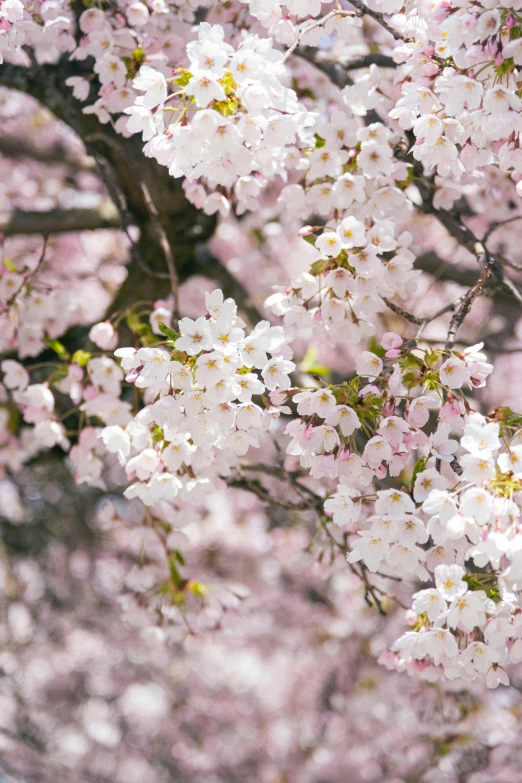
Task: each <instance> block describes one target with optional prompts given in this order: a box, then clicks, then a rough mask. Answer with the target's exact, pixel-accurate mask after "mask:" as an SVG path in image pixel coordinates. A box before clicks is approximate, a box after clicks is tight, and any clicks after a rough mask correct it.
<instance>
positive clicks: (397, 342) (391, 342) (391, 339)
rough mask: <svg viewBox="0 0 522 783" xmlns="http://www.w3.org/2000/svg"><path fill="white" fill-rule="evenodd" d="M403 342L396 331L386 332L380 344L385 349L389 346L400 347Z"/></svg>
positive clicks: (387, 349)
mask: <svg viewBox="0 0 522 783" xmlns="http://www.w3.org/2000/svg"><path fill="white" fill-rule="evenodd" d="M403 342H404V340H403V339H402V337H401V336H400V335H398V334H397V332H386V334H383V336H382V339H381V345H382V347H383V348H384V349H385V350H386V351H389V350H391V348H400V347H401V345H402V344H403Z"/></svg>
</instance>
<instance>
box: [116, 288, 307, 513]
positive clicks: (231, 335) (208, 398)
mask: <svg viewBox="0 0 522 783" xmlns="http://www.w3.org/2000/svg"><path fill="white" fill-rule="evenodd" d="M206 304H207V315H206V316H201V317H200V318H198V319H196V320H195V321H194V320H192V319H190V318H182V319H181V320H180V322H179V327H178V328H179V332H180V334H179V336H178V335H177V334H176V333H172V335H173V337H174V338H175V339H174V340H173V347H174V351H169V350H167V349H165V348H148V347H144V348H140V349H139V350H137V351H136V350H135V349H133V348H121V349H119V350H118V351H116V355H117V356H118V357H119V358H120V359H121V364H122V367H123V369H124V370H125V372H126V380H127V381H128V382H130V383H133V384H135V386H136V388H137V389H143V390H145V394H146V397H147V399H148V401H149V404H148V405H146V407H144V408H143V409H142V410H141V411H139V413H137V415H136V416H135V417H133V418H132V419H131V421H129V423H128V424H127V426H125V427H123V426H121V425H120V424H116V423H115V424H112V425H110V426H107V427H105V428H104V429H103V430H102V432H101V438H102V440H103V443H104V444H105V447H106V448H107V450H108V451H109V452H110V453H116V454H117V455H118V457H119V459H120V461H121V463H122V464H123V465H124V466H125V470H126V473H127V476H128V478H129V479H130V480H132V479H136V481H135V483H134V484H132V485H131V486H130V487H129V488H128V489H127V490H126V492H125V494H126V496H127V497H129V498H133V497H138V498H140V500H142V501H143V502H144V503H145V504H146V505H149V506H153V505H155V504H158V503H161V501H166V502H167V503H172V502H173V501H175V499H176V498H178V496H179V499H180V501H181V500H186V499H193V500H194V501H195V502H197V501H198V499H200V498H201V497H203V496H204V495H205V493H207V492H209V491H211V490H212V489H213V488H214V487H215V485H216V481H217V480H218V479H220V478H221V477H226V476H227V475H229V473H230V468H231V467H232V466H233V465H235V463H236V462H237V460H238V457H239V456H242V455H245V454H246V452H247V451H248V449H249V448H250V447H257V446H259V439H260V437H262V436H263V434H264V432H265V431H266V429H268V428H269V427H270V424H271V422H272V420H273V417H274V416H276V417H277V416H278V415H279V413H280V410H281V409H280V408H279V407H277V406H274V405H272V404H271V403H270V401H269V400H268V398H266V397H265V396H264V394H265V392H266V390H268V391H269V392H273V391H276V390H285V389H288V388H289V387H290V385H291V384H290V378H289V375H290V373H291V372H292V371H293V370H294V369H295V364H294V363H293V362H292V361H290V358H289V357H290V356H291V352H290V351H289V348H288V346H287V345H286V338H285V334H284V331H283V329H282V328H281V327H274V326H270V324H269V323H268V321H261V322H260V323H258V324H257V326H256V327H255V329H253V330H252V331H251V332H250V333H249V334H248V335H246V334H245V330H244V328H243V327H244V326H245V324H244V322H243V321H242V320H241V319H240V318H239V317H238V315H237V307H236V304H235V302H234V301H233V300H232V299H224V298H223V293H222V292H221V291H220V290H216V291H214V292H213V293H212V294H207V296H206ZM170 331H171V330H170V329H168V328H167V330H166V332H167V334H168V333H169V332H170ZM269 356H271V358H269ZM253 398H255V399H256V400H258V401H259V402H261V401H263V402H262V406H261V405H259V404H257V402H256V401H254V399H253ZM283 410H284V408H283Z"/></svg>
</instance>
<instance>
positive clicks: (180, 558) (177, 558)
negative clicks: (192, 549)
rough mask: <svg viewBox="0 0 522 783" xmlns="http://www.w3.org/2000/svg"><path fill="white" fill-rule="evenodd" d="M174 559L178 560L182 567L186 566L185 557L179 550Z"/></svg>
mask: <svg viewBox="0 0 522 783" xmlns="http://www.w3.org/2000/svg"><path fill="white" fill-rule="evenodd" d="M174 557H175V558H176V560H177V561H178V563H179V564H180V565H182V566H184V565H185V558H184V557H183V555H182V554H181V552H180V551H179V549H176V551H175V552H174Z"/></svg>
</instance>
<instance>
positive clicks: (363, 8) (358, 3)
mask: <svg viewBox="0 0 522 783" xmlns="http://www.w3.org/2000/svg"><path fill="white" fill-rule="evenodd" d="M350 5H353V7H354V8H357V10H358V12H359V13H358V16H364V15H366V16H371V18H372V19H374V20H375V21H376V22H377V23H378V24H380V26H381V27H383V28H384V29H385V30H386V31H387V32H388V33H390V35H392V36H393V37H394V38H395V40H397V41H404V42H405V43H412V42H413V40H414V39H413V38H410V37H409V36H407V35H403V34H402V33H400V32H399V31H398V30H396V29H395V28H394V27H392V26H391V25H390V24H388V22H387V21H386V19H385V18H384V14H381V13H380V12H379V11H373V10H372V9H371V8H368V6H367V5H365V4H364V3H363V2H362V0H350Z"/></svg>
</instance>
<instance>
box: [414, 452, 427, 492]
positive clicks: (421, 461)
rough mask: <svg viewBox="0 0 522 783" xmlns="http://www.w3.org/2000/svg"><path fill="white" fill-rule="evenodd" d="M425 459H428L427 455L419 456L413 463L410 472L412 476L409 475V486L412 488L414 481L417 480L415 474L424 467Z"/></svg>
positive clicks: (420, 471)
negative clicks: (413, 465)
mask: <svg viewBox="0 0 522 783" xmlns="http://www.w3.org/2000/svg"><path fill="white" fill-rule="evenodd" d="M427 460H428V458H427V457H420V459H418V460H417V462H416V463H415V467H414V468H413V474H412V477H411V488H412V489H413V487H414V486H415V482H416V481H417V476H418V475H419V473H422V471H423V470H424V468H425V467H426V462H427Z"/></svg>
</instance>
